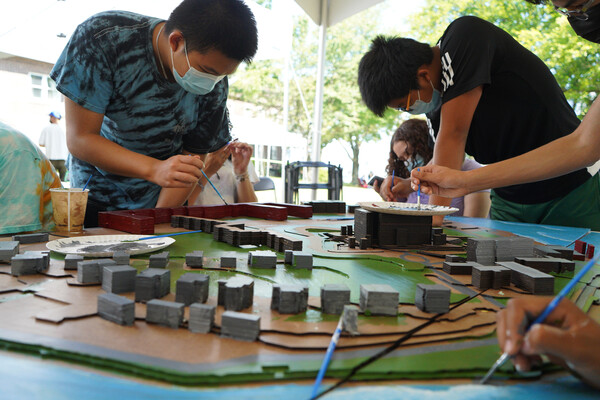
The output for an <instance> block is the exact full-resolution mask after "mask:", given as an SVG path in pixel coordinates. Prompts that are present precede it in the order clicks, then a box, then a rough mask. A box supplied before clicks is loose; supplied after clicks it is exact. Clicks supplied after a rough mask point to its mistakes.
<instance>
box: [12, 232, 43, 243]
mask: <svg viewBox="0 0 600 400" xmlns="http://www.w3.org/2000/svg"><path fill="white" fill-rule="evenodd" d="M12 240H13V241H15V242H19V243H21V244H28V243H41V242H47V241H48V233H47V232H44V233H29V234H25V235H15V236H13V237H12Z"/></svg>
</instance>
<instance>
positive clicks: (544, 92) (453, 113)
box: [358, 16, 600, 228]
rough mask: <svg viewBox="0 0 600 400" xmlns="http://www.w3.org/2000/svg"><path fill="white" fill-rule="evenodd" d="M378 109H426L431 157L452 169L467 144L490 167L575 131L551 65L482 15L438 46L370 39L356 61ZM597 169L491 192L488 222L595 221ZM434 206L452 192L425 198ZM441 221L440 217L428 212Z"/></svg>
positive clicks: (365, 91) (368, 99)
mask: <svg viewBox="0 0 600 400" xmlns="http://www.w3.org/2000/svg"><path fill="white" fill-rule="evenodd" d="M358 82H359V87H360V90H361V95H362V98H363V100H364V102H365V103H366V105H367V106H368V107H369V108H370V109H371V111H373V112H374V113H375V114H376V115H383V113H384V112H385V110H386V108H387V107H390V108H394V109H397V110H401V111H407V112H409V113H411V114H426V115H427V117H428V118H429V119H430V121H431V123H432V126H433V130H434V134H435V135H436V136H437V138H436V143H435V148H434V154H433V163H434V164H436V165H443V166H446V167H448V168H453V169H459V168H460V166H461V165H462V162H463V160H464V154H465V151H466V152H467V153H468V154H470V155H472V156H473V157H474V158H475V160H476V161H478V162H480V163H482V164H489V163H493V162H497V161H501V160H504V159H507V158H511V157H514V156H516V155H519V154H522V153H526V152H527V151H530V150H532V149H536V148H538V147H540V146H543V145H544V144H546V143H548V142H551V141H552V140H555V139H557V138H560V137H562V136H564V135H566V134H567V133H569V132H572V131H573V130H574V129H575V128H576V127H577V126H578V124H579V122H580V121H579V119H578V118H577V116H576V115H575V113H574V111H573V109H572V108H571V107H570V105H569V104H568V102H567V100H566V98H565V97H564V95H563V93H562V90H561V88H560V86H559V85H558V83H557V82H556V80H555V79H554V76H552V73H551V72H550V70H549V69H548V67H547V66H546V65H545V64H544V63H543V62H542V61H541V60H540V59H539V58H538V57H536V56H535V55H534V54H533V53H531V52H530V51H529V50H527V49H525V48H524V47H523V46H521V45H520V44H519V43H518V42H517V41H515V40H514V39H513V38H512V37H511V36H510V35H508V34H507V33H506V32H504V31H502V30H501V29H499V28H497V27H496V26H494V25H493V24H491V23H489V22H487V21H484V20H482V19H479V18H476V17H472V16H467V17H461V18H459V19H457V20H455V21H454V22H452V23H451V24H450V25H449V26H448V28H447V29H446V31H445V32H444V35H443V36H442V37H441V39H440V41H439V43H438V45H436V46H433V47H430V46H429V45H427V44H425V43H419V42H416V41H414V40H412V39H404V38H385V37H381V36H380V37H378V38H376V39H375V40H374V41H373V43H372V45H371V48H370V50H369V52H367V53H366V54H365V55H364V56H363V59H362V60H361V62H360V65H359V79H358ZM599 186H600V185H599V180H598V175H596V176H595V177H593V178H592V177H591V176H590V174H589V173H588V172H587V171H586V170H585V169H579V170H577V171H574V172H571V173H569V174H566V175H561V176H557V177H556V178H553V179H548V180H544V181H540V182H535V183H529V184H525V185H515V186H508V187H502V188H498V189H496V190H493V191H492V194H491V199H492V206H491V210H490V217H491V218H492V219H499V220H507V221H517V222H531V223H542V224H550V225H567V226H581V227H588V228H600V196H598V192H599ZM431 201H432V202H433V203H434V204H439V205H448V204H449V203H450V199H444V198H443V197H439V196H432V197H431ZM434 222H435V223H437V224H439V223H441V219H435V220H434Z"/></svg>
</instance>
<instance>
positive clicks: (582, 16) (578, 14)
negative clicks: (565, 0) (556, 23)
mask: <svg viewBox="0 0 600 400" xmlns="http://www.w3.org/2000/svg"><path fill="white" fill-rule="evenodd" d="M593 2H594V0H588V1H586V2H585V3H584V4H583V5H582V6H581V7H579V8H576V9H575V10H569V9H567V8H564V7H563V8H561V7H557V6H554V9H555V10H556V12H558V13H559V14H562V15H564V16H566V17H569V18H575V19H578V20H580V21H587V19H588V18H589V15H588V14H587V10H589V9H590V7H591V5H592V3H593Z"/></svg>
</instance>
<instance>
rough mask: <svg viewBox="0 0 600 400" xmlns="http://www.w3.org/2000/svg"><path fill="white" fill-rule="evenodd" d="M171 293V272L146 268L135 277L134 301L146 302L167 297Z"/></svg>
mask: <svg viewBox="0 0 600 400" xmlns="http://www.w3.org/2000/svg"><path fill="white" fill-rule="evenodd" d="M170 291H171V271H169V270H168V269H161V268H148V269H145V270H143V271H142V272H140V273H139V274H138V275H137V276H136V277H135V301H148V300H152V299H158V298H161V297H164V296H166V295H168V294H169V293H170Z"/></svg>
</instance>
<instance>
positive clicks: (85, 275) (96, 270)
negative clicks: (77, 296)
mask: <svg viewBox="0 0 600 400" xmlns="http://www.w3.org/2000/svg"><path fill="white" fill-rule="evenodd" d="M77 282H80V283H101V282H102V273H101V268H100V265H98V260H87V261H80V262H78V263H77Z"/></svg>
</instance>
